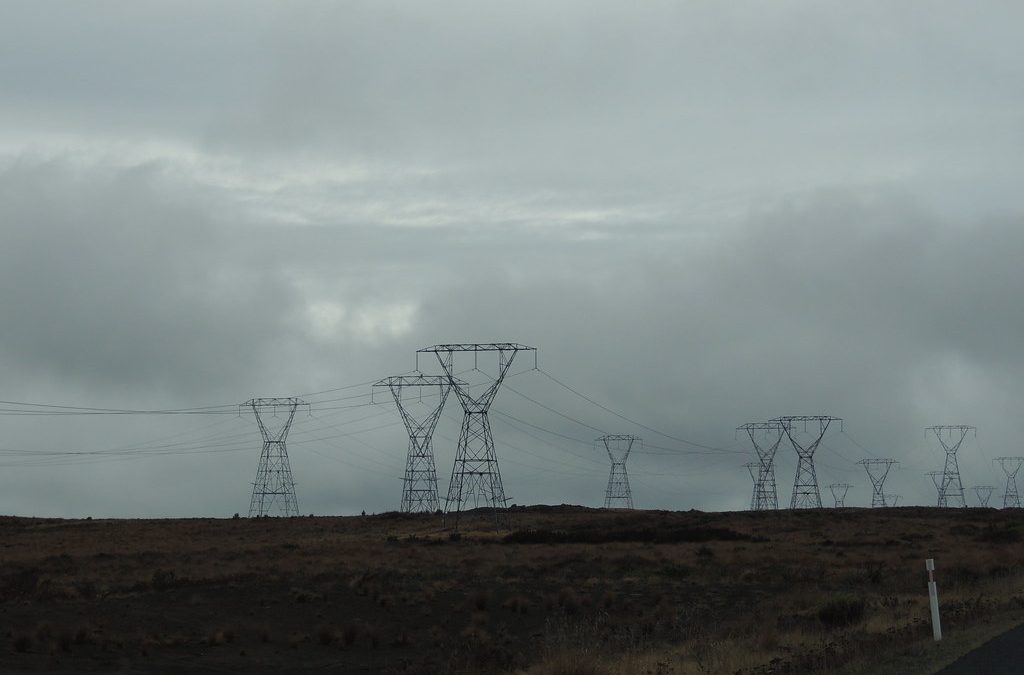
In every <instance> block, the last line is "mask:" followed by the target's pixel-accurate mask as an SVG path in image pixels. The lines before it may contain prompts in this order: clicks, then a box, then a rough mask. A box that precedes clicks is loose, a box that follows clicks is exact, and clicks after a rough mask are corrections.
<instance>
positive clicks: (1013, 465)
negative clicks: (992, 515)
mask: <svg viewBox="0 0 1024 675" xmlns="http://www.w3.org/2000/svg"><path fill="white" fill-rule="evenodd" d="M995 461H997V462H999V466H1000V467H1002V469H1003V473H1005V474H1006V492H1004V493H1003V508H1004V509H1019V508H1020V495H1018V494H1017V472H1018V471H1020V466H1021V464H1022V463H1024V457H996V458H995Z"/></svg>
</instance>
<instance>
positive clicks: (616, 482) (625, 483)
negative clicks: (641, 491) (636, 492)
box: [597, 434, 643, 509]
mask: <svg viewBox="0 0 1024 675" xmlns="http://www.w3.org/2000/svg"><path fill="white" fill-rule="evenodd" d="M597 440H599V441H601V442H602V443H604V449H605V450H607V451H608V459H610V460H612V470H611V473H609V474H608V487H607V488H606V489H605V491H604V507H605V508H606V509H611V508H616V505H618V507H617V508H622V509H631V508H633V491H632V490H631V489H630V488H629V476H628V475H626V459H627V458H628V457H629V453H630V451H631V450H632V449H633V445H634V444H635V443H637V442H638V441H639V442H640V443H641V444H643V441H642V440H641V439H639V438H637V437H636V436H629V435H626V434H606V435H604V436H602V437H601V438H599V439H597Z"/></svg>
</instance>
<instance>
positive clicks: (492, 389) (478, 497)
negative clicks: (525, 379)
mask: <svg viewBox="0 0 1024 675" xmlns="http://www.w3.org/2000/svg"><path fill="white" fill-rule="evenodd" d="M521 351H532V352H534V356H535V357H536V352H537V350H536V349H535V348H533V347H527V346H525V345H521V344H516V343H514V342H493V343H486V344H476V343H473V344H441V345H434V346H432V347H425V348H423V349H420V350H419V351H417V352H416V358H417V361H418V359H419V355H420V354H424V353H430V354H434V355H435V356H436V357H437V360H438V361H439V362H440V363H441V367H442V368H444V372H445V375H446V376H447V377H448V383H449V385H450V386H451V388H452V389H453V390H454V391H455V395H456V396H457V397H458V399H459V403H461V404H462V411H463V416H462V431H461V432H459V447H458V448H457V449H456V451H455V463H454V464H453V465H452V479H451V482H450V483H449V485H448V498H447V499H446V500H445V508H444V510H445V515H446V517H447V515H448V514H450V513H452V511H453V510H454V512H455V522H454V527H455V529H456V530H457V529H458V527H459V516H460V514H461V513H462V510H463V508H465V507H466V506H467V505H468V504H469V503H472V504H473V508H479V507H480V506H481V505H483V506H488V507H490V508H491V509H492V510H493V512H494V523H495V526H496V527H498V528H501V527H504V528H506V529H508V528H511V525H512V523H511V520H510V519H509V515H508V503H507V499H506V497H505V488H504V486H503V485H502V483H501V472H500V471H499V469H498V455H497V453H496V452H495V449H494V436H493V435H492V434H491V422H490V420H489V419H488V417H487V411H488V410H489V409H490V407H491V403H492V402H493V401H494V397H495V395H496V394H497V393H498V387H500V386H501V382H502V380H504V379H505V375H506V374H508V369H509V367H510V366H511V365H512V360H513V359H514V358H515V357H516V354H518V353H519V352H521ZM489 352H496V353H497V356H498V370H497V374H496V375H495V376H494V377H493V378H491V379H490V380H489V382H486V383H484V384H485V385H487V386H486V387H485V388H484V390H483V391H482V392H481V393H479V394H476V395H474V394H472V393H471V392H470V386H469V385H467V384H465V383H463V384H460V383H459V382H458V381H457V380H456V379H455V371H454V362H455V354H462V353H472V354H473V366H474V370H477V371H478V372H483V371H479V369H478V368H476V365H477V359H478V358H479V356H480V354H481V353H489ZM418 369H419V367H418V363H417V370H418Z"/></svg>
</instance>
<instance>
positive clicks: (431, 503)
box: [373, 372, 465, 513]
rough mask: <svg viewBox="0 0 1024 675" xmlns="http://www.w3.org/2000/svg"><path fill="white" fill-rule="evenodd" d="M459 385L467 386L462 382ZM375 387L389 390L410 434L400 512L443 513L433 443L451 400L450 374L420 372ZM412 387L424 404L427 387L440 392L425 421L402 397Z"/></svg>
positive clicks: (397, 376)
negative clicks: (433, 437)
mask: <svg viewBox="0 0 1024 675" xmlns="http://www.w3.org/2000/svg"><path fill="white" fill-rule="evenodd" d="M458 383H459V384H461V385H465V382H462V381H461V380H459V381H458ZM373 386H374V387H387V388H388V389H389V390H390V391H391V395H392V396H393V397H394V399H395V405H396V406H397V407H398V413H399V414H400V415H401V416H402V421H403V422H404V423H405V429H406V431H408V432H409V452H408V455H407V456H406V461H405V478H404V479H403V480H402V502H401V506H400V507H399V509H400V510H401V511H402V513H434V512H436V511H438V510H440V508H441V507H440V505H439V500H438V496H437V469H436V468H435V466H434V449H433V448H432V447H431V442H430V440H431V437H432V436H433V435H434V429H436V428H437V421H438V420H439V419H440V418H441V411H442V410H443V409H444V404H445V401H446V400H448V392H449V391H451V384H450V382H449V378H448V377H447V376H446V375H424V374H423V373H419V372H417V373H414V374H412V375H395V376H392V377H385V378H384V379H382V380H380V381H378V382H376V383H374V385H373ZM410 387H415V388H416V389H417V390H418V391H419V392H420V396H419V397H418V398H419V400H420V401H422V400H423V395H422V392H423V389H424V388H427V387H429V388H434V387H436V388H437V389H438V394H439V398H438V401H437V404H436V405H435V406H433V407H432V408H431V409H430V412H429V413H428V414H427V415H426V417H423V418H422V419H417V418H416V417H414V416H413V415H412V413H410V412H409V407H408V406H407V405H406V403H407V402H406V401H404V400H403V398H402V391H403V390H404V389H408V388H410Z"/></svg>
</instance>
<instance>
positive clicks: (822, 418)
mask: <svg viewBox="0 0 1024 675" xmlns="http://www.w3.org/2000/svg"><path fill="white" fill-rule="evenodd" d="M769 421H770V422H777V423H779V424H780V425H781V426H782V431H783V432H784V433H785V434H786V437H787V438H789V442H790V443H791V444H792V445H793V450H795V451H796V454H797V457H798V460H797V465H796V479H795V480H794V481H793V498H792V499H791V500H790V503H789V508H791V509H820V508H821V491H820V490H819V489H818V476H817V474H816V473H815V471H814V451H815V450H817V449H818V446H819V445H821V439H822V438H824V437H825V432H826V431H828V428H829V426H830V425H831V424H832V422H839V424H840V425H842V423H843V420H842V419H841V418H839V417H831V416H829V415H786V416H783V417H776V418H775V419H773V420H769ZM797 422H803V424H804V431H807V424H808V423H811V424H817V425H818V430H817V436H816V437H815V438H814V440H813V441H812V442H811V443H809V444H808V445H806V446H804V445H801V444H800V443H798V442H797V441H796V439H794V438H793V424H795V423H797Z"/></svg>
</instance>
